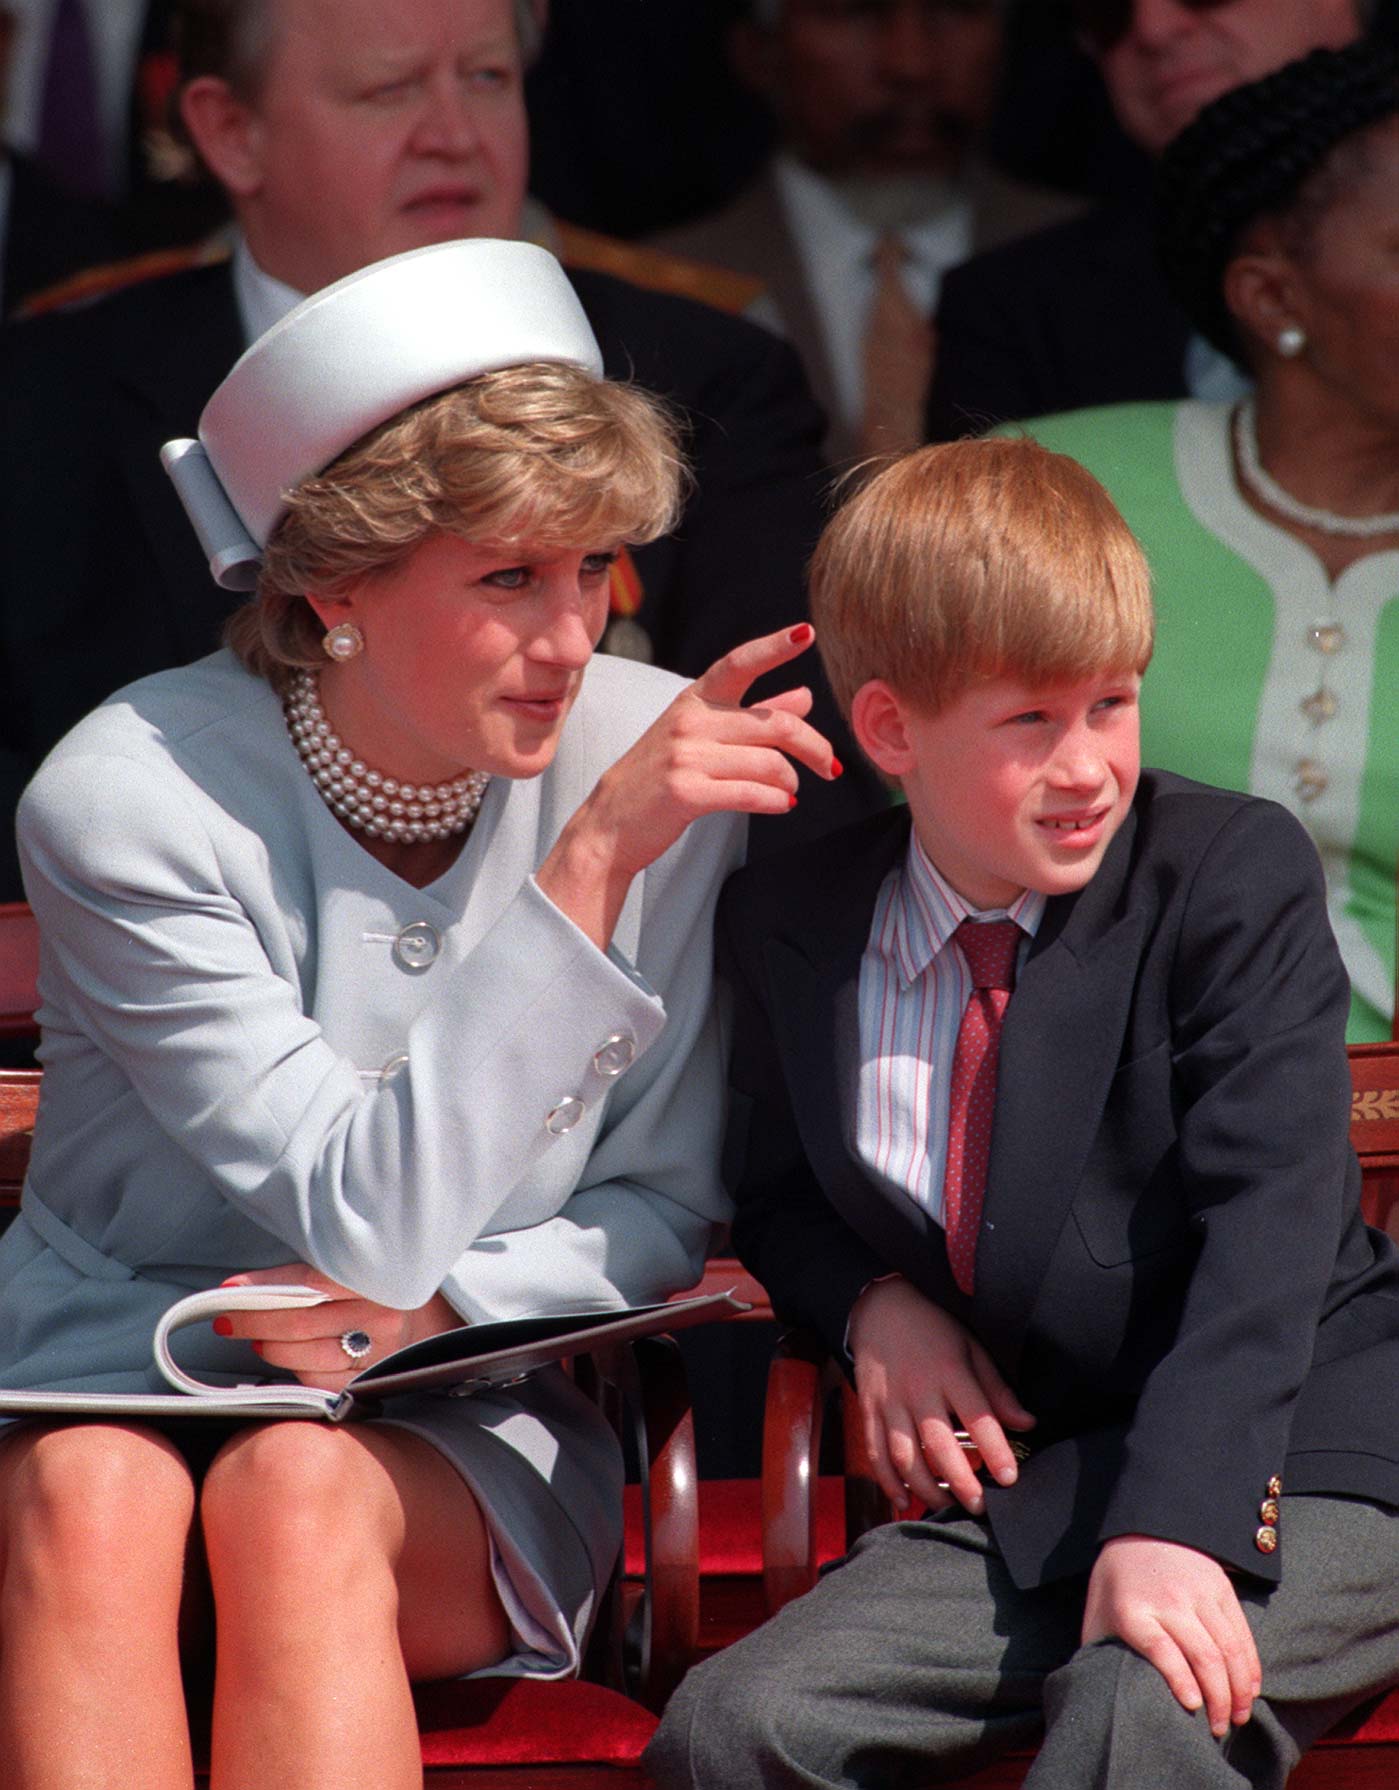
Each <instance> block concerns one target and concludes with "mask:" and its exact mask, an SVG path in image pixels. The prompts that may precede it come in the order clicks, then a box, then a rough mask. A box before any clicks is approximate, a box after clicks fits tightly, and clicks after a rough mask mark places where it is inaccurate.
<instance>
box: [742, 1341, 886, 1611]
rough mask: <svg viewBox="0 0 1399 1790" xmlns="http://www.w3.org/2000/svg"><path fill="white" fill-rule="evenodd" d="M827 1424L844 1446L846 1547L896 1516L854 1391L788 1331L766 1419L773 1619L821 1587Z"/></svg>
mask: <svg viewBox="0 0 1399 1790" xmlns="http://www.w3.org/2000/svg"><path fill="white" fill-rule="evenodd" d="M827 1421H830V1422H832V1423H834V1425H835V1428H836V1434H837V1436H838V1437H839V1439H840V1444H841V1458H842V1463H843V1469H844V1475H843V1476H844V1481H845V1545H846V1546H847V1547H850V1546H852V1545H853V1544H854V1542H856V1541H857V1540H858V1539H859V1537H860V1536H861V1535H863V1534H864V1533H865V1531H866V1530H867V1529H873V1528H875V1527H876V1526H877V1525H878V1524H880V1523H887V1522H888V1521H889V1520H890V1518H891V1517H892V1515H893V1511H892V1509H891V1507H890V1505H889V1501H888V1499H887V1498H886V1497H885V1496H884V1493H883V1492H882V1491H881V1490H880V1488H879V1485H878V1483H877V1482H876V1480H875V1478H874V1475H873V1473H872V1471H871V1469H870V1463H869V1457H868V1455H867V1453H866V1451H865V1445H864V1430H863V1426H862V1425H861V1422H860V1410H859V1404H858V1401H857V1399H856V1397H855V1392H854V1389H853V1387H852V1386H851V1385H850V1383H849V1381H848V1380H847V1379H846V1378H845V1375H844V1374H843V1373H842V1372H841V1370H840V1368H839V1367H838V1366H837V1364H836V1363H835V1361H833V1360H832V1359H831V1357H830V1356H829V1355H828V1354H827V1353H826V1349H825V1346H824V1344H822V1343H821V1342H820V1341H819V1340H818V1339H817V1338H816V1337H815V1336H813V1335H812V1334H811V1332H810V1331H805V1330H789V1331H786V1332H785V1333H784V1334H783V1335H782V1336H781V1337H780V1338H779V1339H778V1343H777V1349H776V1352H775V1353H774V1355H773V1359H772V1365H771V1367H770V1368H769V1370H768V1386H767V1405H766V1409H765V1411H764V1414H763V1593H764V1597H765V1600H766V1603H767V1609H768V1614H769V1615H773V1614H775V1613H776V1611H778V1610H780V1609H781V1608H782V1606H783V1604H786V1603H790V1602H791V1600H792V1599H793V1598H794V1597H800V1596H801V1595H802V1593H803V1592H804V1591H809V1590H810V1589H811V1587H812V1586H813V1585H814V1584H815V1583H816V1573H817V1566H818V1560H817V1545H816V1486H817V1480H818V1478H819V1473H820V1461H821V1437H822V1431H823V1429H824V1426H825V1424H826V1422H827Z"/></svg>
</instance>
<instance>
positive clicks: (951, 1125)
mask: <svg viewBox="0 0 1399 1790" xmlns="http://www.w3.org/2000/svg"><path fill="white" fill-rule="evenodd" d="M952 936H953V938H954V939H955V941H956V943H957V945H958V947H959V948H960V950H961V953H962V955H963V957H964V958H966V960H967V968H968V969H969V970H970V971H971V973H972V982H973V984H974V985H975V986H974V987H973V990H972V997H971V999H970V1000H969V1001H968V1002H967V1010H966V1012H965V1013H964V1014H963V1015H962V1027H961V1030H960V1031H959V1032H958V1033H957V1049H956V1052H955V1054H954V1055H953V1058H952V1089H951V1095H950V1099H949V1103H948V1114H947V1173H946V1176H945V1178H944V1180H943V1184H942V1200H943V1224H944V1226H945V1228H946V1231H947V1254H948V1257H949V1259H950V1260H951V1263H952V1275H953V1278H954V1279H955V1280H956V1282H957V1285H958V1286H959V1287H961V1289H962V1291H963V1292H964V1293H970V1292H971V1290H972V1285H973V1279H974V1271H975V1267H976V1233H977V1231H978V1230H979V1229H980V1226H981V1202H982V1199H983V1198H984V1196H985V1193H986V1164H987V1161H988V1159H989V1157H990V1155H991V1120H992V1118H993V1117H994V1115H995V1110H996V1058H997V1055H998V1054H999V1052H1000V1048H1001V1020H1002V1017H1003V1016H1004V1014H1005V1010H1006V1003H1007V1002H1008V1001H1009V1000H1010V991H1011V990H1012V989H1013V988H1014V987H1015V955H1016V952H1017V951H1018V950H1019V948H1020V940H1021V938H1022V937H1023V936H1024V935H1023V934H1022V932H1021V930H1020V928H1019V927H1018V926H1017V925H1016V923H1015V921H1014V920H983V921H980V922H978V921H975V920H963V922H962V924H961V925H960V926H959V927H958V928H957V930H956V932H954V933H953V935H952Z"/></svg>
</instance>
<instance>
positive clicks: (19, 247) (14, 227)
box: [0, 151, 117, 317]
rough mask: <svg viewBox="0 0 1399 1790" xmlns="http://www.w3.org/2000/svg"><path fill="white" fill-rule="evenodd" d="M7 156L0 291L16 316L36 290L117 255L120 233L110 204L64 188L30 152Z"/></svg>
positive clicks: (8, 309)
mask: <svg viewBox="0 0 1399 1790" xmlns="http://www.w3.org/2000/svg"><path fill="white" fill-rule="evenodd" d="M3 153H4V152H3V151H0V154H3ZM6 160H7V161H8V163H9V169H10V202H9V209H8V212H7V214H6V216H5V219H4V280H3V286H0V291H3V295H4V296H3V302H4V312H5V315H6V316H7V317H10V316H13V314H14V313H15V312H16V311H17V310H18V309H19V308H20V306H21V305H22V304H23V303H24V301H25V300H26V299H27V298H29V297H31V296H32V295H33V294H34V293H36V292H42V291H43V289H44V288H45V287H46V286H52V285H54V284H55V283H56V282H57V281H59V280H62V279H65V278H66V277H67V276H68V275H69V274H71V273H77V272H78V270H79V269H80V268H84V267H91V266H93V264H94V263H96V262H99V261H105V260H106V259H107V258H108V257H109V256H110V255H112V254H114V253H115V252H116V244H117V231H116V220H115V217H114V215H113V213H112V211H111V209H110V208H109V207H105V206H101V205H97V204H94V203H92V202H91V201H89V200H87V199H76V198H74V197H73V196H72V195H71V194H70V193H66V192H64V190H63V189H62V188H61V187H59V186H57V185H55V183H54V182H53V181H52V180H51V179H50V178H49V176H48V175H47V174H46V173H45V172H44V170H43V169H42V168H41V167H40V166H39V165H38V163H37V162H33V161H31V160H30V159H29V157H28V156H23V155H6Z"/></svg>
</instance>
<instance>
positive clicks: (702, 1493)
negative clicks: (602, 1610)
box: [626, 1476, 845, 1577]
mask: <svg viewBox="0 0 1399 1790" xmlns="http://www.w3.org/2000/svg"><path fill="white" fill-rule="evenodd" d="M843 1483H844V1482H843V1481H842V1480H841V1479H839V1478H838V1477H835V1476H828V1477H824V1478H822V1479H819V1480H818V1481H817V1483H816V1558H817V1560H818V1561H819V1562H824V1561H826V1560H834V1559H836V1557H837V1556H838V1555H840V1554H843V1553H844V1552H845V1510H844V1494H843V1489H842V1488H843ZM626 1522H627V1530H626V1571H627V1572H628V1573H630V1574H631V1575H632V1576H633V1577H639V1576H640V1574H641V1571H642V1561H643V1554H642V1541H641V1488H640V1487H639V1486H634V1485H629V1486H628V1487H627V1489H626ZM699 1525H700V1543H699V1545H700V1571H701V1573H704V1574H706V1575H708V1576H713V1575H720V1574H726V1573H727V1574H740V1573H741V1574H747V1575H751V1576H753V1577H757V1576H758V1575H760V1574H761V1573H762V1570H763V1492H762V1485H761V1483H760V1482H759V1481H758V1480H756V1479H702V1480H701V1481H700V1482H699Z"/></svg>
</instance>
